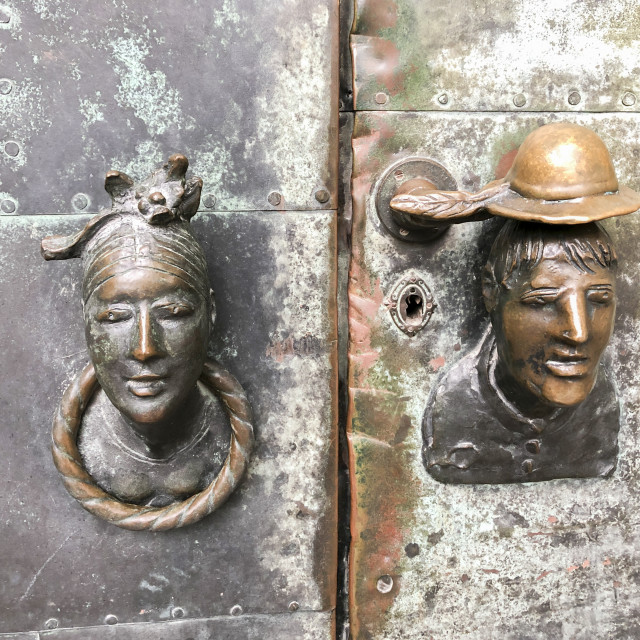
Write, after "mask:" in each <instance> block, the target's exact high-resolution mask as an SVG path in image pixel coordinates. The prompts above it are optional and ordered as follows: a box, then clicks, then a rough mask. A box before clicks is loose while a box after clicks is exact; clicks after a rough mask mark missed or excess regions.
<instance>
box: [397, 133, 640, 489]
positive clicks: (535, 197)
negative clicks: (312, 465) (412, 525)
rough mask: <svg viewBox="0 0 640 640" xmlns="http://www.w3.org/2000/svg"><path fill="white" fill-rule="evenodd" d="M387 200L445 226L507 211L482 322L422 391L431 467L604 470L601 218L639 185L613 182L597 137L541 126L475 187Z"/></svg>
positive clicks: (607, 450) (455, 473) (631, 204)
mask: <svg viewBox="0 0 640 640" xmlns="http://www.w3.org/2000/svg"><path fill="white" fill-rule="evenodd" d="M391 206H392V207H393V208H395V209H397V210H399V211H403V212H406V213H411V214H416V215H420V216H424V217H425V218H427V219H430V220H434V221H436V222H441V223H442V222H444V223H452V222H463V221H466V220H470V219H471V220H477V219H482V216H483V215H484V217H488V215H489V214H492V215H497V216H501V217H505V218H508V221H507V222H506V223H505V225H504V226H503V227H502V229H501V231H500V232H499V234H498V236H497V238H496V240H495V242H494V244H493V247H492V249H491V253H490V256H489V259H488V262H487V264H486V266H485V269H484V273H483V278H482V293H483V297H484V302H485V306H486V309H487V311H488V313H489V317H490V325H489V327H488V329H487V331H486V332H485V334H484V336H483V338H482V340H481V342H480V344H478V345H477V346H476V347H475V348H474V349H473V351H472V352H471V353H469V354H467V355H466V356H465V357H463V358H462V360H460V361H459V362H458V363H456V364H455V365H454V366H453V367H452V368H451V369H449V370H448V371H446V372H445V373H444V375H443V377H442V378H441V379H440V380H439V381H438V382H437V383H436V385H435V387H434V388H433V389H432V391H431V393H430V396H429V400H428V406H427V409H426V411H425V415H424V422H423V431H424V449H423V452H424V459H425V464H426V467H427V471H428V472H429V474H431V476H433V477H434V478H435V479H437V480H439V481H441V482H452V483H504V482H529V481H536V480H551V479H553V478H586V477H606V476H609V475H611V474H612V473H613V471H614V470H615V467H616V461H617V453H618V445H617V437H618V430H619V426H620V408H619V403H618V399H617V397H616V392H615V386H614V384H613V381H612V379H611V378H610V375H609V374H608V373H607V372H606V370H605V369H604V367H603V366H602V365H601V364H600V361H601V357H602V355H603V353H604V350H605V347H606V346H607V343H608V341H609V338H610V337H611V332H612V329H613V322H614V316H615V307H616V299H615V276H616V270H617V257H616V252H615V248H614V247H613V244H612V241H611V239H610V237H609V235H608V234H607V233H606V231H605V230H604V228H603V227H602V226H600V224H599V223H598V222H597V221H598V220H602V219H604V218H610V217H613V216H619V215H624V214H627V213H631V212H633V211H636V210H637V209H638V208H639V207H640V195H639V194H637V193H635V192H634V191H632V190H631V189H629V188H627V187H624V186H621V185H619V184H618V180H617V178H616V174H615V171H614V168H613V164H612V162H611V158H610V156H609V152H608V151H607V148H606V146H605V145H604V143H603V141H602V140H601V139H600V138H599V136H598V135H597V134H595V133H594V132H593V131H591V130H590V129H587V128H585V127H582V126H579V125H575V124H571V123H563V122H560V123H554V124H550V125H546V126H543V127H540V128H539V129H537V130H535V131H534V132H533V133H531V134H530V135H529V136H527V138H526V139H525V140H524V142H523V143H522V145H521V147H520V149H519V151H518V154H517V156H516V158H515V160H514V163H513V166H512V167H511V169H510V171H509V173H508V174H507V176H506V177H505V178H504V179H502V180H498V181H495V182H492V183H490V184H489V185H487V186H486V187H485V188H484V189H483V190H482V191H481V192H480V193H478V194H468V193H465V192H434V193H426V194H422V195H402V196H397V197H396V198H394V200H392V202H391Z"/></svg>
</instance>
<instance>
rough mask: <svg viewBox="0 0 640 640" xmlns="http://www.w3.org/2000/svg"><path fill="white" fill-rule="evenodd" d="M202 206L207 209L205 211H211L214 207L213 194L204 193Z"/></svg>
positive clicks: (214, 198)
mask: <svg viewBox="0 0 640 640" xmlns="http://www.w3.org/2000/svg"><path fill="white" fill-rule="evenodd" d="M202 204H203V205H204V206H205V207H207V209H213V208H214V207H215V206H216V197H215V196H214V195H213V193H206V194H205V196H204V198H202Z"/></svg>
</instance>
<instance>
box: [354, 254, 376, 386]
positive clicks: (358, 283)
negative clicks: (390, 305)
mask: <svg viewBox="0 0 640 640" xmlns="http://www.w3.org/2000/svg"><path fill="white" fill-rule="evenodd" d="M383 298H384V295H383V293H382V289H381V287H380V280H379V279H376V280H375V281H372V278H371V277H370V276H369V274H368V273H367V272H366V271H365V270H364V269H362V268H361V267H360V265H359V264H358V263H357V261H356V260H352V262H351V270H350V274H349V311H348V315H349V339H350V348H349V361H350V364H351V367H350V373H349V377H350V386H356V387H362V388H365V387H367V386H368V383H367V381H366V374H367V372H368V371H369V369H370V368H371V367H372V366H373V365H374V364H375V362H376V360H377V359H378V357H379V355H380V354H379V353H378V351H377V350H376V349H374V348H373V347H372V346H371V333H372V330H373V329H374V328H375V327H377V326H378V324H379V321H378V319H377V315H378V310H379V309H380V306H381V305H382V301H383Z"/></svg>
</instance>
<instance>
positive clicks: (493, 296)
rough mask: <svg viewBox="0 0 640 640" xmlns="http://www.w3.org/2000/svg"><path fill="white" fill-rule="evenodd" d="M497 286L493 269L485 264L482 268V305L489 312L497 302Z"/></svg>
mask: <svg viewBox="0 0 640 640" xmlns="http://www.w3.org/2000/svg"><path fill="white" fill-rule="evenodd" d="M498 288H499V285H498V283H497V282H496V277H495V275H494V274H493V271H492V270H491V269H490V268H489V267H488V266H486V267H485V268H484V269H483V270H482V297H483V298H484V306H485V308H486V309H487V311H488V312H489V313H492V312H493V310H494V309H495V308H496V305H497V304H498Z"/></svg>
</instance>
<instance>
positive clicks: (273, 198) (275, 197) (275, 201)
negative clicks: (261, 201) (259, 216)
mask: <svg viewBox="0 0 640 640" xmlns="http://www.w3.org/2000/svg"><path fill="white" fill-rule="evenodd" d="M267 200H268V201H269V204H270V205H271V206H272V207H277V206H278V205H279V204H280V203H281V202H282V196H281V195H280V194H279V193H278V192H277V191H272V192H271V193H270V194H269V196H268V197H267Z"/></svg>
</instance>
